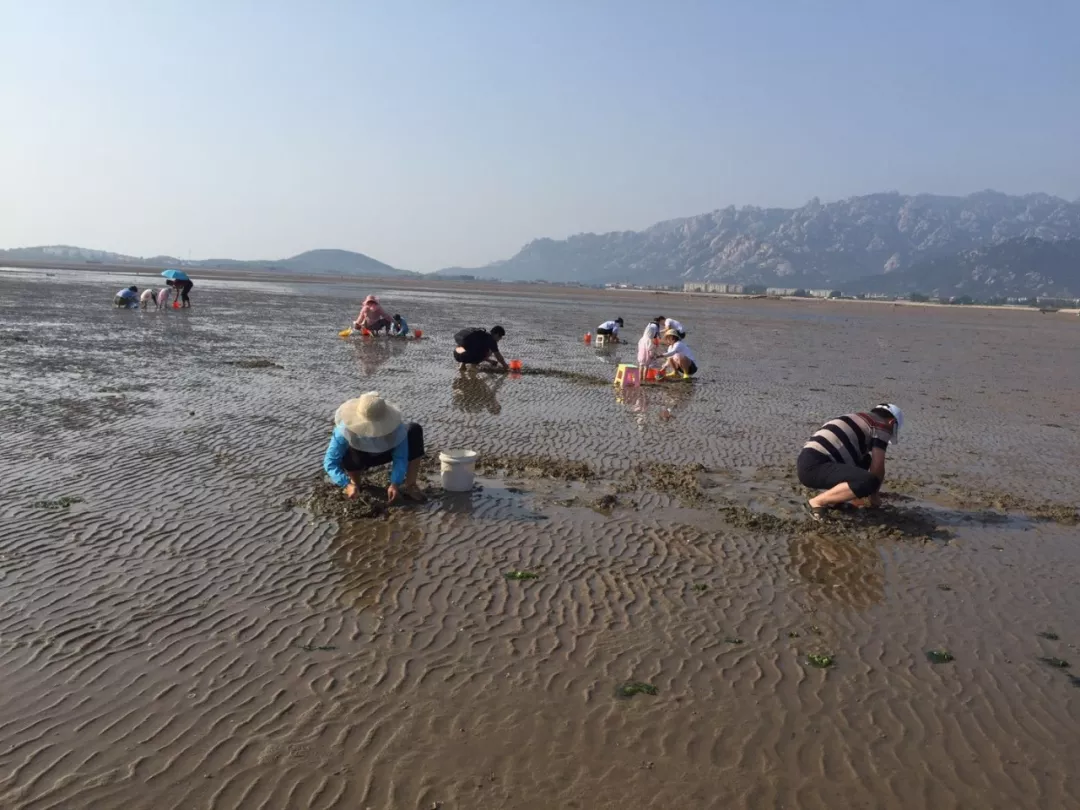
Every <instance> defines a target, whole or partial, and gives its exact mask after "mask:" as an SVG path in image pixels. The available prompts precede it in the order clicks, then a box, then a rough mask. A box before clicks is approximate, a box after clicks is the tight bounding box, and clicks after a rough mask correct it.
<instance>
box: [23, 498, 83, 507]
mask: <svg viewBox="0 0 1080 810" xmlns="http://www.w3.org/2000/svg"><path fill="white" fill-rule="evenodd" d="M82 502H83V499H82V498H80V497H79V496H78V495H61V496H60V497H59V498H53V499H51V500H49V499H46V500H41V501H34V508H35V509H53V510H56V509H67V508H68V507H69V506H71V505H72V504H74V503H82Z"/></svg>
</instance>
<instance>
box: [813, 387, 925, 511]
mask: <svg viewBox="0 0 1080 810" xmlns="http://www.w3.org/2000/svg"><path fill="white" fill-rule="evenodd" d="M903 425H904V414H903V412H902V411H901V410H900V408H898V407H897V406H896V405H892V404H889V403H884V404H881V405H878V406H877V407H875V408H871V409H870V412H869V413H849V414H846V415H845V416H838V417H837V418H836V419H833V420H831V421H829V422H826V423H825V424H824V425H823V426H822V427H821V429H820V430H819V431H817V433H815V434H814V435H813V436H811V437H810V441H808V442H807V443H806V444H804V445H803V449H802V451H801V452H800V453H799V458H798V461H797V462H796V464H795V467H796V470H797V472H798V475H799V482H800V483H801V484H802V485H803V486H804V487H808V488H809V489H818V490H824V491H823V492H821V493H820V494H818V495H815V496H814V497H813V498H811V499H810V500H809V501H808V502H807V508H808V509H809V510H810V517H812V518H813V519H814V520H818V521H820V520H822V519H823V517H824V510H826V509H830V508H835V507H837V506H839V505H840V504H844V503H848V502H849V501H853V500H855V499H856V498H869V499H870V505H871V506H878V505H879V504H880V503H881V497H880V495H879V494H878V493H879V491H880V490H881V483H882V481H884V480H885V450H886V448H888V446H889V443H890V442H891V443H893V444H895V443H896V442H898V441H899V439H900V428H902V427H903Z"/></svg>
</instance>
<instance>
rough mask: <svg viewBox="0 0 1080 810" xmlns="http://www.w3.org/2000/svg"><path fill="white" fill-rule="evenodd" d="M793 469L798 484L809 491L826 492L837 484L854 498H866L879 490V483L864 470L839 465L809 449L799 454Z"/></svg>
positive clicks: (849, 465)
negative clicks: (853, 494)
mask: <svg viewBox="0 0 1080 810" xmlns="http://www.w3.org/2000/svg"><path fill="white" fill-rule="evenodd" d="M867 466H869V456H867ZM795 467H796V470H797V472H798V474H799V483H801V484H802V485H803V486H804V487H808V488H810V489H820V490H827V489H832V488H833V487H835V486H836V485H837V484H847V485H848V486H849V487H851V491H852V492H854V493H855V497H856V498H866V497H868V496H870V495H873V494H874V493H875V492H877V491H878V490H879V489H881V481H879V480H878V479H877V476H875V475H871V474H870V472H869V470H867V469H866V468H864V467H861V466H858V465H855V464H841V463H840V462H839V461H835V460H834V459H832V458H830V457H829V456H827V455H825V454H824V453H819V452H818V451H817V450H811V449H810V448H809V447H804V448H803V449H802V452H801V453H799V460H798V461H797V462H796V463H795Z"/></svg>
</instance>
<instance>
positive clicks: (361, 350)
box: [349, 337, 408, 377]
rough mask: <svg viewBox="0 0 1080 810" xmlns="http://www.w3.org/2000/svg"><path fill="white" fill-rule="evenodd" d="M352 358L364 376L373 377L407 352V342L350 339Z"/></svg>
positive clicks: (381, 339) (379, 338)
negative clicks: (358, 363) (355, 360)
mask: <svg viewBox="0 0 1080 810" xmlns="http://www.w3.org/2000/svg"><path fill="white" fill-rule="evenodd" d="M349 346H350V348H351V349H352V353H353V356H354V357H355V358H356V359H357V360H358V361H359V362H360V366H361V368H363V370H364V376H366V377H371V376H374V375H375V373H376V372H378V371H379V369H381V368H382V367H383V366H385V365H386V364H387V363H388V362H389V361H391V360H393V359H394V358H396V357H399V356H400V355H402V354H403V353H404V352H406V351H407V350H408V341H407V340H402V339H400V338H384V337H369V338H363V337H361V338H350V339H349Z"/></svg>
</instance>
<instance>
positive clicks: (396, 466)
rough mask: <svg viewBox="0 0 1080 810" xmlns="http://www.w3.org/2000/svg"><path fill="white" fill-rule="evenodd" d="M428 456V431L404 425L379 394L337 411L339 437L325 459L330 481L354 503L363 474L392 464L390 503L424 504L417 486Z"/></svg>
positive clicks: (334, 438) (370, 394) (372, 393)
mask: <svg viewBox="0 0 1080 810" xmlns="http://www.w3.org/2000/svg"><path fill="white" fill-rule="evenodd" d="M423 457H424V429H423V428H422V427H420V425H418V424H417V423H416V422H405V421H404V420H403V419H402V417H401V411H400V409H398V408H397V406H395V405H392V404H390V403H389V402H387V401H386V400H385V399H383V398H382V396H380V395H379V393H378V392H377V391H369V392H368V393H366V394H361V395H360V396H359V397H357V398H356V399H350V400H349V401H348V402H345V403H344V404H342V405H341V406H340V407H339V408H338V409H337V410H336V411H335V412H334V433H333V435H332V436H331V437H330V446H329V447H327V448H326V455H325V456H324V457H323V469H324V470H326V473H327V475H329V476H330V479H331V480H332V481H333V482H334V483H335V484H337V485H338V486H339V487H342V488H343V489H344V490H345V495H346V496H347V497H349V498H355V497H356V495H357V492H358V491H359V485H358V479H359V477H360V474H361V473H363V472H364V471H365V470H370V469H371V468H372V467H381V466H382V465H384V464H389V465H390V486H389V487H388V488H387V490H386V497H387V500H388V501H389V502H390V503H393V502H394V501H396V500H397V499H398V496H399V495H400V496H403V497H406V498H408V499H409V500H414V501H420V500H423V497H424V496H423V495H422V494H421V493H420V490H419V489H418V488H417V486H416V479H417V475H418V474H419V473H420V460H421V459H422V458H423Z"/></svg>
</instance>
